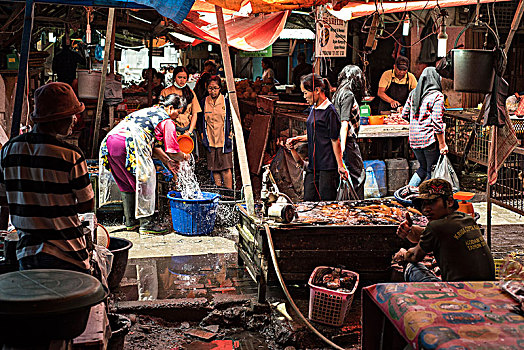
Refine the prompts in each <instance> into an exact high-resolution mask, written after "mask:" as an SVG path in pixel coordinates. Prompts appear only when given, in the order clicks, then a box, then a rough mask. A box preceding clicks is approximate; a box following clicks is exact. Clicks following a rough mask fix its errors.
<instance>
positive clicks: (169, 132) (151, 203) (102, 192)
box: [99, 94, 189, 234]
mask: <svg viewBox="0 0 524 350" xmlns="http://www.w3.org/2000/svg"><path fill="white" fill-rule="evenodd" d="M185 107H186V100H185V98H184V97H182V96H179V95H176V94H170V95H168V96H166V97H165V98H163V99H162V102H161V104H160V106H154V107H151V108H145V109H141V110H139V111H136V112H134V113H132V114H130V115H128V116H127V117H126V118H125V119H124V120H123V121H121V122H120V123H119V124H118V125H117V126H116V127H115V128H114V129H113V130H111V131H110V132H109V134H107V136H106V137H105V139H104V140H103V141H102V144H101V146H100V155H99V157H100V163H99V164H100V179H99V182H100V189H99V197H100V205H103V204H105V203H108V202H109V201H110V198H109V197H110V195H109V192H110V191H109V190H110V181H111V176H110V175H111V174H112V175H113V178H114V179H115V182H116V184H117V185H118V189H119V190H120V194H121V196H122V203H123V207H124V216H125V221H126V222H125V224H126V229H127V230H129V231H134V230H136V228H137V227H138V226H140V230H139V232H140V233H153V234H162V233H165V232H166V231H167V229H165V228H163V227H161V226H160V225H158V224H155V222H154V221H153V214H154V211H155V197H156V168H155V165H154V164H153V156H154V157H155V158H158V159H160V161H162V163H164V164H165V165H166V166H167V167H168V168H169V169H170V170H171V171H173V172H176V171H177V168H178V166H177V162H178V161H182V160H188V159H189V155H188V154H184V153H183V152H181V151H180V148H179V146H178V142H177V136H176V126H175V123H174V120H175V119H176V118H177V117H178V115H179V114H180V113H181V112H182V110H183V109H184V108H185ZM137 219H140V220H139V221H138V220H137Z"/></svg>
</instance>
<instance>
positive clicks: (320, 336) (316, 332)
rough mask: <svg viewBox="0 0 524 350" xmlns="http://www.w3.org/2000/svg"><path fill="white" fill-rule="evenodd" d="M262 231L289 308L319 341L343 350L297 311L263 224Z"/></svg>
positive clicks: (265, 225) (266, 226) (268, 234)
mask: <svg viewBox="0 0 524 350" xmlns="http://www.w3.org/2000/svg"><path fill="white" fill-rule="evenodd" d="M264 229H265V230H266V237H267V243H268V245H269V252H270V253H271V260H272V261H273V266H274V267H275V272H276V273H277V278H278V281H279V282H280V286H282V290H283V291H284V294H285V295H286V298H287V300H288V301H289V304H291V307H292V308H293V310H295V312H296V313H297V315H298V317H299V318H300V319H301V320H302V322H304V324H305V325H306V326H307V327H308V328H309V329H310V330H311V331H312V332H313V333H315V334H316V335H317V336H318V337H319V338H320V339H322V340H323V341H324V342H325V343H326V344H328V345H329V346H331V347H332V348H333V349H337V350H345V349H344V348H342V347H340V346H338V345H337V344H335V343H333V342H332V341H331V340H329V339H328V338H326V337H325V336H324V335H323V334H322V333H320V332H319V331H318V330H317V329H316V328H315V327H313V325H312V324H311V323H309V321H308V320H307V319H306V318H305V317H304V315H302V312H300V310H299V309H298V307H297V306H296V305H295V302H294V301H293V299H292V298H291V295H290V294H289V291H288V290H287V287H286V284H285V283H284V279H283V278H282V274H281V273H280V268H279V267H278V263H277V257H276V254H275V246H274V245H273V238H272V237H271V232H270V230H269V226H268V224H266V223H264Z"/></svg>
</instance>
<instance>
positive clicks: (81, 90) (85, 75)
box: [77, 69, 102, 100]
mask: <svg viewBox="0 0 524 350" xmlns="http://www.w3.org/2000/svg"><path fill="white" fill-rule="evenodd" d="M77 75H78V97H80V98H87V99H94V100H96V99H98V91H99V89H100V80H101V79H102V72H100V71H95V70H91V71H90V70H88V69H78V70H77Z"/></svg>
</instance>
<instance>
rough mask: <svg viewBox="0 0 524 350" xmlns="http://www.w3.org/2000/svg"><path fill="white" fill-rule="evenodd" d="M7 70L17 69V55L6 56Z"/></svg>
mask: <svg viewBox="0 0 524 350" xmlns="http://www.w3.org/2000/svg"><path fill="white" fill-rule="evenodd" d="M6 59H7V69H15V70H16V69H18V65H19V62H18V55H17V54H16V53H9V54H7V55H6Z"/></svg>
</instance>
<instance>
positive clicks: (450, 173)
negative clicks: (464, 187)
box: [431, 155, 460, 192]
mask: <svg viewBox="0 0 524 350" xmlns="http://www.w3.org/2000/svg"><path fill="white" fill-rule="evenodd" d="M431 178H432V179H443V180H446V181H448V182H449V183H450V184H451V187H452V188H453V192H457V191H460V183H459V179H458V176H457V173H456V172H455V169H453V165H451V162H450V161H449V158H448V156H446V155H440V157H439V159H438V162H437V165H436V166H435V170H433V173H432V174H431Z"/></svg>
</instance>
